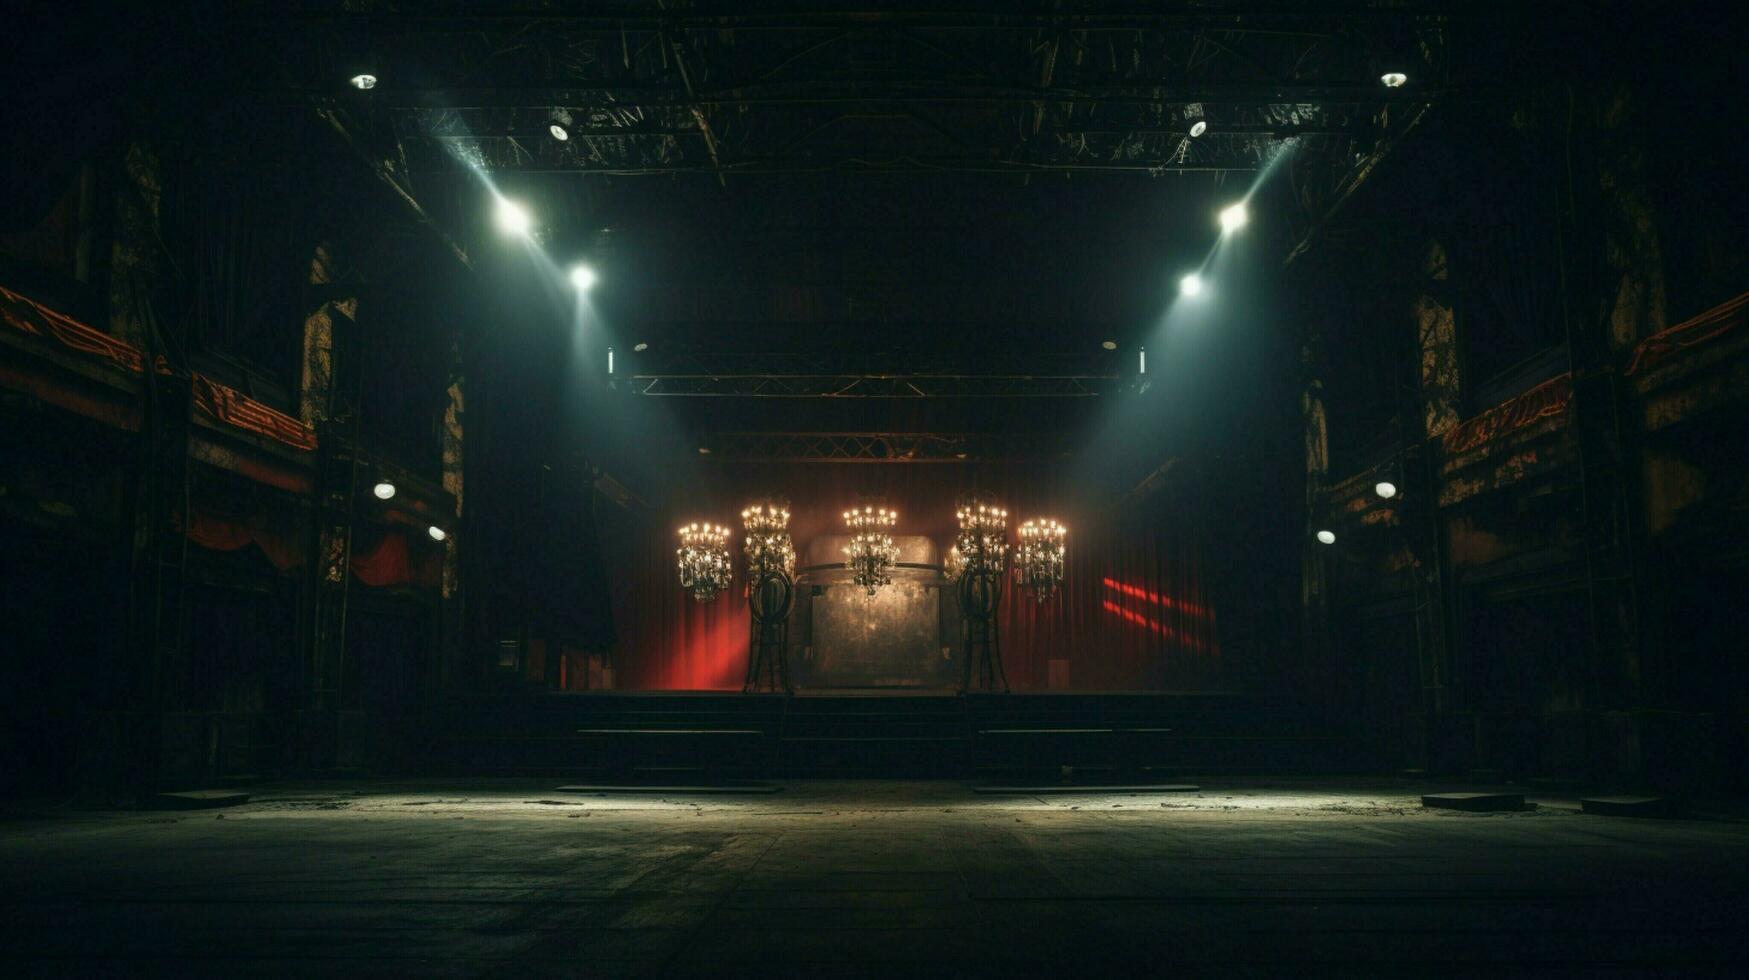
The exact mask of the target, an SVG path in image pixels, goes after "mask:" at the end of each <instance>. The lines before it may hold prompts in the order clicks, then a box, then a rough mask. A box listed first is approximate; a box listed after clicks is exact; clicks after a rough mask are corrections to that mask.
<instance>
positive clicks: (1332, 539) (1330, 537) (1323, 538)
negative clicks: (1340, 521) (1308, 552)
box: [1318, 530, 1336, 544]
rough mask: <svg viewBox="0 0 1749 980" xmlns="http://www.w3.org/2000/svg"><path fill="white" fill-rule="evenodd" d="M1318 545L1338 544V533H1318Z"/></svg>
mask: <svg viewBox="0 0 1749 980" xmlns="http://www.w3.org/2000/svg"><path fill="white" fill-rule="evenodd" d="M1318 543H1319V544H1335V543H1336V532H1335V531H1328V530H1326V531H1319V532H1318Z"/></svg>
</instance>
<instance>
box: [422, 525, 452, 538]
mask: <svg viewBox="0 0 1749 980" xmlns="http://www.w3.org/2000/svg"><path fill="white" fill-rule="evenodd" d="M425 533H426V534H429V535H431V540H433V541H442V540H443V539H444V538H447V537H449V532H448V531H445V530H444V529H443V528H441V527H438V526H437V525H436V524H433V525H431V526H430V527H428V528H426V529H425Z"/></svg>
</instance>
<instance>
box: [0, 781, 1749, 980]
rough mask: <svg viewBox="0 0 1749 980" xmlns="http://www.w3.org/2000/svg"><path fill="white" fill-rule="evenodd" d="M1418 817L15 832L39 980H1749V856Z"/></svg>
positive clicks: (470, 800)
mask: <svg viewBox="0 0 1749 980" xmlns="http://www.w3.org/2000/svg"><path fill="white" fill-rule="evenodd" d="M1423 789H1424V788H1423V787H1410V786H1407V785H1405V784H1403V783H1377V784H1364V783H1353V784H1348V785H1324V786H1317V785H1315V784H1310V783H1296V784H1285V783H1283V784H1274V785H1259V784H1253V785H1249V786H1241V785H1239V784H1233V785H1232V786H1231V787H1230V788H1223V787H1222V786H1219V785H1216V784H1205V786H1204V789H1203V792H1201V793H1200V794H1193V795H1184V794H1174V795H1160V794H1155V795H1107V796H1038V797H1026V796H1022V797H1007V798H1004V797H985V796H978V795H974V794H972V793H971V792H970V791H969V789H968V788H967V787H966V786H963V785H960V784H956V783H946V782H942V783H917V782H907V783H901V782H854V783H801V784H789V785H787V786H786V788H785V789H784V791H783V792H780V793H777V794H775V795H770V796H709V795H697V796H686V795H668V796H663V795H651V796H573V795H569V794H563V793H559V792H557V791H555V789H554V783H553V782H551V781H547V782H541V783H532V782H526V781H521V782H512V781H478V782H474V783H470V784H467V785H465V786H462V785H457V784H421V783H407V784H395V785H389V784H382V783H361V784H355V785H344V786H341V785H325V786H308V785H306V786H277V787H272V788H257V789H256V790H255V793H256V799H255V801H254V802H252V803H250V804H248V805H246V806H243V807H240V808H234V809H229V810H224V811H204V812H192V813H146V812H101V813H99V812H79V811H76V810H74V809H72V808H60V809H55V810H49V811H45V810H40V809H39V810H35V811H32V810H29V809H14V810H13V811H12V812H11V813H10V814H8V819H6V820H5V821H4V822H3V823H0V889H3V894H4V903H5V910H4V917H3V919H0V941H3V944H4V950H5V953H6V958H7V963H8V968H7V973H9V974H10V975H14V976H16V975H43V976H47V975H52V976H68V975H77V976H91V975H115V976H132V975H164V974H174V975H179V976H187V975H203V976H204V975H221V974H222V975H227V976H262V975H312V974H317V973H325V974H331V975H349V976H350V975H360V974H367V975H438V976H452V975H453V976H477V975H488V976H516V977H527V976H547V975H553V976H587V977H594V976H602V977H614V976H710V977H723V976H753V975H758V976H768V977H774V976H796V975H801V976H809V977H821V976H828V977H836V976H901V977H906V978H908V980H909V978H914V977H919V976H968V975H1000V976H1006V977H1023V976H1062V977H1079V976H1088V977H1096V976H1114V975H1115V976H1127V975H1139V974H1143V973H1147V974H1151V975H1156V976H1159V975H1173V974H1181V975H1182V974H1188V975H1193V976H1200V975H1211V974H1219V975H1221V976H1224V977H1231V976H1235V975H1238V976H1251V975H1267V976H1277V975H1291V976H1307V975H1341V976H1378V975H1401V974H1409V973H1441V974H1447V973H1460V974H1473V975H1483V976H1495V975H1499V974H1501V973H1503V972H1518V971H1523V972H1527V973H1536V972H1557V973H1561V974H1563V975H1566V974H1572V973H1580V972H1585V973H1589V972H1597V973H1604V974H1609V975H1620V974H1623V973H1637V972H1639V971H1640V970H1641V969H1643V968H1657V967H1675V968H1676V969H1675V971H1674V972H1676V973H1678V974H1680V975H1685V976H1688V975H1697V974H1715V973H1716V974H1718V975H1733V974H1736V975H1741V972H1740V969H1739V968H1741V967H1742V966H1743V961H1744V960H1745V959H1746V958H1749V939H1745V937H1744V935H1743V932H1744V931H1745V930H1744V928H1743V927H1744V925H1745V922H1746V914H1745V905H1744V900H1745V899H1746V898H1749V824H1744V823H1740V822H1733V821H1728V820H1718V819H1714V820H1670V821H1653V820H1636V819H1631V818H1612V817H1596V816H1583V815H1580V814H1578V813H1577V812H1575V811H1573V810H1571V809H1566V808H1564V806H1563V804H1562V802H1561V801H1546V800H1545V801H1543V802H1544V805H1543V806H1542V807H1541V808H1540V809H1539V810H1538V811H1537V812H1534V813H1517V814H1496V815H1478V814H1458V813H1450V812H1434V811H1423V810H1422V809H1421V807H1420V805H1419V803H1418V802H1417V801H1418V794H1419V793H1420V792H1422V791H1423Z"/></svg>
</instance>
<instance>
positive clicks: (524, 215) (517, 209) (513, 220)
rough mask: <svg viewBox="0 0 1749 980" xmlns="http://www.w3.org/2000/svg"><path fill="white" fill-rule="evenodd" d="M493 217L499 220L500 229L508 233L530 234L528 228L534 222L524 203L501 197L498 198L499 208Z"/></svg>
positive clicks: (524, 235)
mask: <svg viewBox="0 0 1749 980" xmlns="http://www.w3.org/2000/svg"><path fill="white" fill-rule="evenodd" d="M493 217H494V218H496V219H497V221H498V230H499V231H502V232H503V233H505V234H506V235H520V236H522V237H525V238H526V237H527V236H528V229H529V227H530V226H531V225H532V224H533V222H532V221H531V220H530V219H529V217H528V211H527V210H526V209H525V208H523V206H522V205H520V204H518V203H516V202H515V201H512V200H510V199H509V198H505V197H501V198H499V199H498V207H497V210H496V211H494V212H493Z"/></svg>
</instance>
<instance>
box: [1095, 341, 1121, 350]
mask: <svg viewBox="0 0 1749 980" xmlns="http://www.w3.org/2000/svg"><path fill="white" fill-rule="evenodd" d="M1099 346H1101V347H1103V348H1105V349H1106V350H1117V341H1115V340H1102V341H1100V342H1099Z"/></svg>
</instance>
